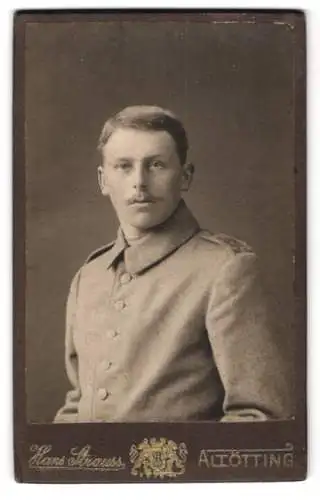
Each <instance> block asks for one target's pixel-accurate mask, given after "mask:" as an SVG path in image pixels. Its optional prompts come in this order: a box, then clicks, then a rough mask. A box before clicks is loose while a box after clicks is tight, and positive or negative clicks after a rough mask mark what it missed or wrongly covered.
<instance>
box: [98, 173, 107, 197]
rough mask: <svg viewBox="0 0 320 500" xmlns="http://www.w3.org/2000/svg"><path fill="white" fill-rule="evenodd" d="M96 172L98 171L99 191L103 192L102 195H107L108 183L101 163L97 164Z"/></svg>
mask: <svg viewBox="0 0 320 500" xmlns="http://www.w3.org/2000/svg"><path fill="white" fill-rule="evenodd" d="M97 173H98V182H99V186H100V190H101V193H102V194H103V196H108V195H109V188H108V183H107V180H106V175H105V171H104V168H103V167H102V166H101V165H99V167H98V172H97Z"/></svg>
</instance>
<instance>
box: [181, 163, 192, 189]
mask: <svg viewBox="0 0 320 500" xmlns="http://www.w3.org/2000/svg"><path fill="white" fill-rule="evenodd" d="M182 168H183V172H182V183H181V191H188V190H189V188H190V186H191V183H192V179H193V173H194V165H193V163H185V164H184V165H183V167H182Z"/></svg>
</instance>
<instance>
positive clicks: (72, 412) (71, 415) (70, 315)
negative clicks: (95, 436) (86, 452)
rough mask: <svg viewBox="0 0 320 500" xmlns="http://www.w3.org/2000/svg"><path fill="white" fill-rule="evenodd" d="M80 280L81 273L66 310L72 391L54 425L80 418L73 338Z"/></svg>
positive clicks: (67, 360)
mask: <svg viewBox="0 0 320 500" xmlns="http://www.w3.org/2000/svg"><path fill="white" fill-rule="evenodd" d="M79 279H80V271H79V272H78V273H77V274H76V275H75V277H74V279H73V280H72V283H71V287H70V291H69V295H68V300H67V308H66V333H65V367H66V372H67V376H68V379H69V382H70V383H71V385H72V389H71V390H70V391H68V392H67V394H66V398H65V404H64V405H63V407H62V408H60V410H59V411H58V412H57V414H56V416H55V418H54V423H74V422H76V421H77V418H78V404H79V401H80V397H81V391H80V384H79V375H78V357H77V353H76V349H75V345H74V340H73V338H74V329H75V313H76V306H77V291H78V286H79Z"/></svg>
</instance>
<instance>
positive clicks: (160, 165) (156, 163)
mask: <svg viewBox="0 0 320 500" xmlns="http://www.w3.org/2000/svg"><path fill="white" fill-rule="evenodd" d="M165 166H166V165H165V163H164V162H163V161H161V160H152V161H151V162H150V168H154V169H155V170H158V169H161V168H165Z"/></svg>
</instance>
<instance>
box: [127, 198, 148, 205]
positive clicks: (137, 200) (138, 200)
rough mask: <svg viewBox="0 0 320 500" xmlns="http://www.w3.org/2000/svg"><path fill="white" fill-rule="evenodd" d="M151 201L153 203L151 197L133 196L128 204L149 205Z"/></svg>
mask: <svg viewBox="0 0 320 500" xmlns="http://www.w3.org/2000/svg"><path fill="white" fill-rule="evenodd" d="M152 203H154V200H153V199H152V198H134V199H133V200H130V201H129V205H138V206H145V205H151V204H152Z"/></svg>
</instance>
